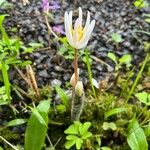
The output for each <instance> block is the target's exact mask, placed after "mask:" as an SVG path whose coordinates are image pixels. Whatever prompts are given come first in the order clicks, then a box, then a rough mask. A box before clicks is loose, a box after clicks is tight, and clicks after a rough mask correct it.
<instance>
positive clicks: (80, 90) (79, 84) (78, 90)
mask: <svg viewBox="0 0 150 150" xmlns="http://www.w3.org/2000/svg"><path fill="white" fill-rule="evenodd" d="M82 93H83V83H82V81H78V82H77V84H76V86H75V94H76V95H78V96H79V97H80V96H82Z"/></svg>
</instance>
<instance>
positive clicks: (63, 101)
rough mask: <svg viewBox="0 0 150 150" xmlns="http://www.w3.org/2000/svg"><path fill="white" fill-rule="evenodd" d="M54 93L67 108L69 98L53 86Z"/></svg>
mask: <svg viewBox="0 0 150 150" xmlns="http://www.w3.org/2000/svg"><path fill="white" fill-rule="evenodd" d="M55 89H56V92H57V93H58V94H59V96H60V98H61V100H62V103H63V104H64V105H65V106H66V107H68V106H69V97H68V95H67V94H66V93H65V92H64V91H63V90H62V89H61V88H60V87H59V86H55Z"/></svg>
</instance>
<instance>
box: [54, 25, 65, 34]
mask: <svg viewBox="0 0 150 150" xmlns="http://www.w3.org/2000/svg"><path fill="white" fill-rule="evenodd" d="M53 31H54V32H57V33H61V34H64V35H65V32H64V28H63V26H62V25H55V26H53Z"/></svg>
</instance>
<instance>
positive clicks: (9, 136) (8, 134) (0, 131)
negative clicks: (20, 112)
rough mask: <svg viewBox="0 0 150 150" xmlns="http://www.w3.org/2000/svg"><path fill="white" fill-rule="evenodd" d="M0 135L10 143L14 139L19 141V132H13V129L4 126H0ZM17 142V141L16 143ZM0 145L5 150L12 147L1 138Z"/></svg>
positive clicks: (10, 149)
mask: <svg viewBox="0 0 150 150" xmlns="http://www.w3.org/2000/svg"><path fill="white" fill-rule="evenodd" d="M0 135H1V136H2V137H3V138H4V139H6V140H7V141H9V142H10V143H11V144H12V143H13V142H14V141H15V142H17V141H20V135H19V133H15V132H14V131H11V130H9V129H8V128H4V127H0ZM17 144H18V143H17ZM0 145H2V147H3V148H4V149H5V150H12V148H11V147H10V146H9V145H8V144H6V143H5V142H4V141H3V140H1V139H0Z"/></svg>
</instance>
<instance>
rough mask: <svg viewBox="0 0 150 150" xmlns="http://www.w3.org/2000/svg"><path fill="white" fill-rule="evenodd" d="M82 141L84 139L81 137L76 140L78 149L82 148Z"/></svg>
mask: <svg viewBox="0 0 150 150" xmlns="http://www.w3.org/2000/svg"><path fill="white" fill-rule="evenodd" d="M82 143H83V140H82V139H81V138H78V139H77V140H76V149H77V150H80V149H81V146H82Z"/></svg>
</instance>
